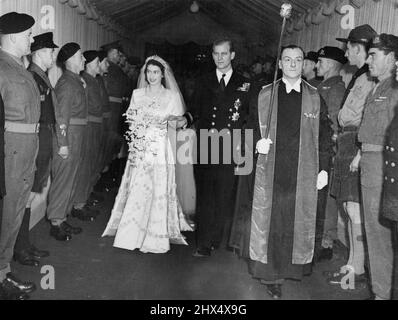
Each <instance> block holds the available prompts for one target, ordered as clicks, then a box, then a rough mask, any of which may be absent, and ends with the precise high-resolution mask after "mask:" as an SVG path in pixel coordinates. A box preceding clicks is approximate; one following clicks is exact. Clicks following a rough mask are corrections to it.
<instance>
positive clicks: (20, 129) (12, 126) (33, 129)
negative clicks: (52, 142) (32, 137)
mask: <svg viewBox="0 0 398 320" xmlns="http://www.w3.org/2000/svg"><path fill="white" fill-rule="evenodd" d="M39 128H40V124H39V123H19V122H11V121H5V122H4V130H5V131H7V132H15V133H38V132H39Z"/></svg>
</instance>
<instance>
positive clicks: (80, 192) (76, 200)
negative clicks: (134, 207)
mask: <svg viewBox="0 0 398 320" xmlns="http://www.w3.org/2000/svg"><path fill="white" fill-rule="evenodd" d="M100 143H101V124H100V123H93V122H89V123H88V125H87V133H86V139H85V143H84V146H83V149H82V161H81V164H80V166H79V169H78V171H77V177H76V187H75V188H74V190H73V195H72V204H76V205H77V204H85V203H86V202H87V200H88V197H89V195H90V193H91V191H92V188H93V186H94V185H93V184H94V183H95V180H96V177H97V175H98V160H99V151H100V150H99V148H100Z"/></svg>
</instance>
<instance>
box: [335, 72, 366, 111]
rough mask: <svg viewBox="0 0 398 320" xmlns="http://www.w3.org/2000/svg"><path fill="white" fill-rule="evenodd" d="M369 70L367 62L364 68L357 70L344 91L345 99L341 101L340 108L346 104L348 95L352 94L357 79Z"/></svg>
mask: <svg viewBox="0 0 398 320" xmlns="http://www.w3.org/2000/svg"><path fill="white" fill-rule="evenodd" d="M368 71H369V66H368V65H367V64H364V65H363V67H362V68H360V69H358V70H357V72H355V73H354V75H353V76H352V78H351V81H350V83H349V84H348V86H347V89H346V90H345V92H344V96H343V100H342V101H341V106H340V109H341V108H342V107H343V106H344V103H345V101H346V100H347V97H348V95H349V94H350V91H351V89H352V87H353V86H354V84H355V81H356V80H357V79H358V78H359V77H360V76H361V75H363V74H364V73H366V72H368Z"/></svg>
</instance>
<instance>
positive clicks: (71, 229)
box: [60, 221, 83, 234]
mask: <svg viewBox="0 0 398 320" xmlns="http://www.w3.org/2000/svg"><path fill="white" fill-rule="evenodd" d="M60 228H61V229H62V230H63V231H65V232H66V233H69V234H79V233H81V232H82V231H83V229H82V228H80V227H73V226H71V225H70V224H69V223H67V222H66V221H64V222H62V223H61V225H60Z"/></svg>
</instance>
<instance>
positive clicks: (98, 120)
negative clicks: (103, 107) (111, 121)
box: [88, 115, 102, 123]
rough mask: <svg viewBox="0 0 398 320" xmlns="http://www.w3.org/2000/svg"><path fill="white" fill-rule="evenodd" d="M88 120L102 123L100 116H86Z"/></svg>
mask: <svg viewBox="0 0 398 320" xmlns="http://www.w3.org/2000/svg"><path fill="white" fill-rule="evenodd" d="M88 121H89V122H95V123H102V117H96V116H90V115H89V116H88Z"/></svg>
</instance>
